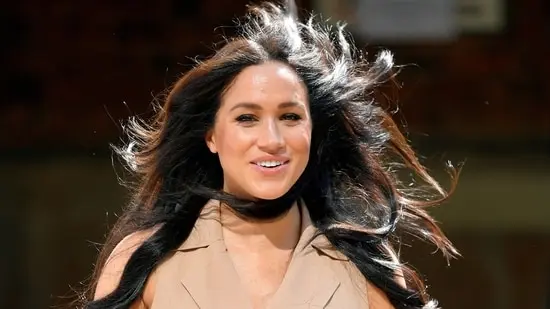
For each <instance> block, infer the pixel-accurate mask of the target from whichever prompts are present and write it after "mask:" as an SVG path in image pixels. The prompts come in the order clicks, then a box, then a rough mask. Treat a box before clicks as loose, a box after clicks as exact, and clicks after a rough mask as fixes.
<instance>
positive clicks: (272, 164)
mask: <svg viewBox="0 0 550 309" xmlns="http://www.w3.org/2000/svg"><path fill="white" fill-rule="evenodd" d="M287 162H288V161H286V162H285V161H260V162H256V163H255V164H256V165H258V166H261V167H267V168H274V167H277V166H281V165H283V164H285V163H287Z"/></svg>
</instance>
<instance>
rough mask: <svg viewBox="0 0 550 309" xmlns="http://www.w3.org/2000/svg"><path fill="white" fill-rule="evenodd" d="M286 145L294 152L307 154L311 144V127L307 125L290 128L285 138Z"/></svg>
mask: <svg viewBox="0 0 550 309" xmlns="http://www.w3.org/2000/svg"><path fill="white" fill-rule="evenodd" d="M286 143H287V145H288V146H289V147H290V148H291V149H292V150H293V152H294V153H295V154H304V155H309V150H310V146H311V129H310V127H309V126H304V127H301V128H299V129H297V130H292V132H290V134H288V136H287V138H286Z"/></svg>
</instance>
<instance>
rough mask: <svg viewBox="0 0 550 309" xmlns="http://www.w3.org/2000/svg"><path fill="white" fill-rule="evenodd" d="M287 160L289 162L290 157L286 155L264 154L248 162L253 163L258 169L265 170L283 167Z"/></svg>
mask: <svg viewBox="0 0 550 309" xmlns="http://www.w3.org/2000/svg"><path fill="white" fill-rule="evenodd" d="M288 162H290V159H289V158H288V157H283V156H265V157H260V158H257V159H255V160H253V161H252V162H250V163H252V164H254V165H255V166H256V167H257V168H258V169H260V170H263V171H267V170H271V171H276V170H280V169H281V168H283V167H285V166H286V165H287V164H288Z"/></svg>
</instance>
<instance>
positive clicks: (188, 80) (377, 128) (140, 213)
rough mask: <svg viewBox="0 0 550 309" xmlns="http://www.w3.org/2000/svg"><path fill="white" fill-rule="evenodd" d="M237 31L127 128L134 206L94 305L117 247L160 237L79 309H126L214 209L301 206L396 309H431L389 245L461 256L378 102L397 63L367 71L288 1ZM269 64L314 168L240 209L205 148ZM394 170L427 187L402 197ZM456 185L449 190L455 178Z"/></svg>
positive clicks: (125, 153) (256, 10)
mask: <svg viewBox="0 0 550 309" xmlns="http://www.w3.org/2000/svg"><path fill="white" fill-rule="evenodd" d="M238 27H239V28H238V29H239V30H240V32H239V33H238V35H236V36H235V37H234V38H232V39H229V40H227V42H226V44H225V45H224V46H223V47H222V48H221V49H219V50H218V51H217V52H216V53H215V54H214V55H213V56H211V57H210V58H209V59H207V60H205V61H203V62H200V63H197V65H195V66H194V67H193V68H192V69H191V70H190V71H188V72H187V73H186V74H184V75H183V76H182V77H181V78H180V79H179V80H178V81H177V82H176V83H175V84H174V85H173V87H171V89H170V90H169V93H168V95H167V96H166V98H165V102H164V104H163V105H162V106H159V108H158V109H157V110H156V111H157V112H156V116H155V117H154V118H153V119H151V120H150V121H140V120H137V119H133V120H132V121H130V123H129V126H128V127H127V131H128V136H129V143H128V144H127V146H123V147H121V148H115V150H116V151H117V153H118V154H120V155H121V156H122V158H123V159H124V160H125V161H126V162H127V163H128V166H129V167H130V169H131V171H133V172H134V175H135V176H136V179H137V181H136V182H135V185H134V187H133V189H134V190H133V199H132V202H131V203H130V205H129V206H128V207H127V208H126V209H125V211H124V213H123V215H122V216H121V217H120V218H119V220H118V221H117V223H116V225H115V226H114V228H113V229H112V230H111V232H110V235H109V237H108V238H107V241H106V243H105V245H104V247H103V250H102V252H101V253H100V257H99V261H98V263H97V264H96V270H95V274H94V279H93V281H92V284H91V287H90V292H91V293H90V296H91V295H92V294H93V291H94V289H95V285H96V284H97V279H98V277H99V274H100V272H101V269H102V268H103V266H104V264H105V260H106V258H107V257H108V256H109V254H110V253H111V251H112V250H113V248H114V246H115V245H116V244H117V243H118V242H120V241H121V240H122V239H123V238H124V237H125V236H127V235H129V234H131V233H133V232H136V231H139V230H145V229H148V228H151V227H154V226H159V228H158V229H157V230H156V232H155V233H154V234H153V235H152V236H151V237H150V238H149V239H147V240H146V241H145V242H144V243H143V244H142V245H141V246H140V247H139V248H138V249H137V250H136V251H135V252H134V253H133V255H132V256H131V257H130V259H129V261H128V263H127V265H126V267H125V269H124V272H123V274H122V279H121V281H120V283H119V285H118V287H117V288H116V289H115V290H114V291H113V292H112V293H111V294H109V295H107V296H106V297H104V298H102V299H99V300H95V301H88V302H86V303H85V304H84V308H87V309H100V308H102V309H103V308H128V307H129V306H130V304H131V303H132V302H134V301H135V300H136V299H137V298H138V297H140V295H141V293H142V292H143V289H144V285H145V282H146V280H147V278H148V276H149V274H150V273H151V272H152V270H153V269H154V268H155V267H156V266H158V265H159V263H160V262H161V261H162V260H163V258H165V257H167V256H168V255H169V253H170V252H172V251H173V250H174V249H176V248H177V247H178V246H179V245H181V243H183V242H185V240H186V239H187V237H188V236H189V234H190V232H191V229H192V227H193V226H194V224H195V222H196V220H197V219H198V216H199V214H200V211H201V209H202V207H203V206H204V205H205V203H206V202H207V201H208V200H209V199H211V198H215V199H220V200H222V201H224V202H226V203H228V204H229V205H230V206H231V207H233V208H234V209H236V210H237V212H238V213H240V214H241V215H243V216H246V217H250V218H255V219H258V220H261V219H263V218H272V217H275V216H277V215H279V214H280V213H281V212H282V211H284V209H285V208H288V207H289V205H291V204H292V203H293V202H294V201H296V200H297V199H298V198H301V199H303V200H304V201H305V203H306V205H307V207H308V210H309V212H310V215H311V219H312V222H313V224H314V225H315V226H316V228H317V229H318V230H319V231H320V232H321V233H323V234H324V235H325V236H326V237H327V238H328V239H329V241H330V242H331V243H332V245H333V246H334V247H335V248H336V249H338V250H339V251H341V252H342V253H343V254H345V255H346V256H347V257H349V259H350V261H351V262H353V263H354V264H355V265H356V266H357V268H358V269H359V270H360V272H361V273H362V274H363V275H364V277H365V278H367V279H368V280H369V281H370V282H372V283H373V284H374V285H376V286H377V287H378V288H380V289H381V290H382V291H384V292H385V293H386V295H387V296H388V298H389V300H390V301H391V303H392V304H393V305H394V306H395V307H396V308H425V309H427V308H436V307H437V302H435V301H433V300H430V298H429V297H428V295H427V293H426V290H425V287H424V285H423V282H422V280H420V278H419V276H418V275H417V274H416V273H415V272H414V271H413V270H412V269H410V268H408V267H407V266H406V265H402V264H400V263H399V262H398V261H397V259H396V258H395V255H396V253H395V250H394V249H393V246H392V244H393V243H394V241H395V240H396V239H397V235H401V234H400V233H401V232H405V233H408V234H412V235H416V236H417V237H419V238H421V239H423V240H428V241H430V242H432V243H434V244H435V245H436V246H437V247H438V248H439V249H440V250H441V251H442V252H443V254H444V255H445V256H447V258H449V257H452V256H454V255H456V254H458V253H457V252H456V250H455V249H454V248H453V246H452V244H451V243H450V242H449V240H448V239H447V238H446V237H445V235H444V234H443V233H442V231H441V230H440V229H439V227H438V226H437V224H436V223H435V221H434V220H433V218H432V217H430V215H429V214H428V213H427V212H426V210H425V208H426V207H428V206H432V205H436V204H439V203H441V202H443V201H445V200H446V199H447V198H448V196H449V193H447V192H445V191H444V190H443V189H442V188H441V187H440V185H439V184H438V183H437V182H436V181H435V180H434V179H433V178H432V177H431V176H430V175H429V174H428V172H427V171H426V169H425V168H424V167H423V166H422V165H421V163H420V162H419V160H418V159H417V157H416V156H415V153H414V151H413V150H412V148H411V146H410V145H409V144H408V142H407V140H406V138H405V137H404V136H403V135H402V133H401V132H400V131H399V128H398V126H397V125H396V124H395V122H394V121H393V120H392V118H391V115H390V113H388V112H387V111H386V110H385V108H384V107H383V106H382V104H380V103H379V102H377V101H376V100H375V98H376V93H377V92H376V89H377V88H378V86H379V85H380V84H383V83H385V82H387V81H388V80H389V79H391V78H392V77H393V74H394V73H393V72H394V70H393V58H392V55H391V53H389V52H388V51H382V52H380V53H379V54H378V55H377V56H376V58H375V59H374V61H372V62H370V61H368V60H367V59H366V57H365V56H364V54H363V53H361V51H359V50H357V49H356V48H355V47H354V45H353V42H352V41H351V38H350V36H349V35H348V34H347V33H346V32H345V31H344V27H343V26H341V25H339V26H337V27H330V26H328V25H325V24H323V23H322V22H319V21H318V20H317V19H316V18H315V17H314V16H311V17H310V18H308V19H307V20H306V21H305V22H300V21H299V19H298V17H297V13H296V7H295V4H294V2H293V1H287V3H286V5H284V6H279V5H275V4H272V3H264V4H261V5H256V6H251V7H249V10H248V13H247V15H246V16H245V19H244V20H243V22H241V23H239V24H238ZM267 61H280V62H282V63H285V64H287V65H289V66H290V67H292V68H293V69H294V70H295V71H296V73H297V74H298V76H299V77H300V78H301V80H302V81H303V83H304V84H305V85H306V88H307V91H308V96H309V103H310V111H311V117H312V123H313V129H312V144H311V151H310V158H309V162H308V165H307V167H306V170H305V171H304V173H303V175H302V176H301V177H300V179H299V180H298V181H297V183H296V184H295V185H294V186H293V187H292V189H291V190H290V191H289V193H287V194H286V195H285V196H283V197H282V198H280V199H277V200H275V201H257V202H251V201H243V200H240V199H238V198H236V197H234V196H231V195H229V194H227V193H223V192H221V188H222V184H223V175H222V168H221V166H220V163H219V160H218V158H217V157H216V155H214V154H212V153H210V151H209V150H208V148H207V146H206V143H205V136H206V134H207V132H208V130H209V129H211V128H212V126H213V123H214V120H215V117H216V112H217V110H218V108H219V106H220V100H221V98H220V97H221V95H222V94H223V93H224V91H225V90H226V89H227V88H228V87H230V85H231V82H232V81H233V80H234V78H235V77H236V76H237V75H238V74H239V73H240V72H241V71H242V70H243V69H244V68H246V67H248V66H252V65H258V64H261V63H265V62H267ZM396 166H399V167H404V168H406V169H408V170H410V171H412V172H413V173H414V174H415V175H417V176H419V177H420V178H421V179H422V180H423V182H422V183H423V184H424V185H423V186H418V187H417V188H416V189H415V190H411V188H410V187H405V186H403V185H402V184H401V182H400V181H399V178H398V177H397V172H396ZM451 176H452V178H453V186H452V187H454V183H456V181H455V179H456V176H457V172H456V170H454V169H452V168H451ZM451 191H452V190H451ZM281 205H283V206H284V207H283V206H281ZM397 269H401V270H403V274H404V276H405V279H406V282H407V285H406V286H403V285H402V284H400V283H399V280H398V279H397V278H396V276H395V272H396V270H397Z"/></svg>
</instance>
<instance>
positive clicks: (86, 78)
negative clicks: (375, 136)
mask: <svg viewBox="0 0 550 309" xmlns="http://www.w3.org/2000/svg"><path fill="white" fill-rule="evenodd" d="M247 3H248V0H156V1H152V0H142V1H123V0H119V1H84V2H82V1H69V0H55V1H39V0H21V1H8V2H6V3H3V5H2V9H1V10H0V35H1V40H2V45H3V46H4V47H3V48H2V49H1V53H2V61H3V62H2V66H1V72H2V73H1V74H0V78H1V82H0V97H1V98H2V99H1V105H0V128H1V130H0V175H1V176H2V177H0V195H1V199H0V207H1V211H0V237H1V238H2V241H1V244H2V246H1V248H0V307H1V308H21V309H26V308H29V309H31V308H32V309H34V308H48V307H49V306H52V305H56V304H57V305H60V304H63V303H64V302H65V301H66V300H65V299H64V297H67V296H71V295H74V294H72V292H71V289H73V288H76V289H79V288H82V286H81V283H80V282H81V281H85V280H86V278H87V277H88V276H89V275H90V274H91V271H92V265H93V263H94V261H95V258H96V255H97V250H96V246H95V245H94V243H101V242H103V240H104V235H105V233H106V231H107V229H108V227H109V226H110V225H111V224H112V223H113V221H114V220H115V219H116V214H117V213H119V210H120V208H121V207H122V206H123V205H124V204H125V203H126V201H127V198H128V193H127V192H126V191H125V189H124V188H123V187H121V186H120V185H118V183H117V172H116V170H117V169H115V166H116V164H113V156H112V153H111V151H110V149H109V143H118V142H119V140H120V138H121V126H120V121H122V120H124V119H126V118H127V117H129V116H132V115H142V116H148V115H150V114H151V113H150V112H151V107H150V102H151V101H152V100H153V99H154V98H155V97H156V96H158V95H159V94H160V93H161V92H162V91H163V90H164V89H165V88H166V87H167V86H169V85H170V84H171V83H172V82H173V81H175V79H176V78H177V77H178V76H179V75H180V74H181V73H182V72H185V71H186V70H188V69H189V68H190V65H191V63H192V61H191V60H190V59H192V58H193V57H195V56H197V55H202V56H207V55H209V54H211V52H212V50H213V44H212V43H215V42H221V41H222V35H224V34H225V35H230V34H231V33H233V31H234V29H232V27H230V26H232V25H233V22H232V21H233V20H234V19H235V18H237V17H240V16H242V14H243V13H244V11H245V5H246V4H247ZM298 4H299V6H300V7H301V8H302V9H304V11H307V10H312V9H313V10H315V11H316V12H319V13H322V14H323V16H324V17H327V18H328V17H331V18H332V20H337V19H344V20H347V21H348V23H349V30H350V31H351V32H352V33H353V34H354V36H355V37H354V38H355V42H356V44H357V46H358V47H359V48H361V49H364V50H367V51H369V55H371V56H372V55H373V54H375V53H376V52H377V51H379V50H381V49H382V48H388V49H390V50H391V51H392V52H393V53H394V54H395V58H396V63H397V64H398V65H402V66H403V69H402V71H401V73H400V75H399V76H398V79H399V80H400V82H401V83H402V84H403V87H402V89H401V90H400V92H399V96H398V101H397V103H398V104H399V107H400V111H399V113H398V114H397V115H396V117H397V120H398V121H399V122H400V123H402V124H403V126H404V129H406V130H407V132H408V137H409V138H410V140H411V141H412V143H413V145H414V146H415V148H416V149H417V150H418V151H419V153H420V154H422V158H423V162H424V163H425V164H427V165H428V166H429V167H430V170H431V171H432V172H433V173H434V174H436V175H437V176H438V177H439V179H441V180H442V183H443V184H444V185H445V184H448V181H447V180H448V177H447V176H446V175H445V174H444V172H443V171H444V162H445V161H446V160H451V161H453V162H455V163H459V162H462V161H465V165H464V167H463V169H462V175H461V180H460V182H459V185H458V188H457V190H456V193H455V195H454V197H453V198H452V200H451V201H450V202H449V203H447V204H445V205H443V206H441V207H439V208H437V209H434V210H433V214H434V215H435V216H436V218H437V219H438V220H439V221H440V222H441V223H442V227H443V229H444V231H446V232H447V233H448V235H449V237H450V238H451V239H452V240H453V241H454V243H455V245H456V246H457V247H458V249H459V250H460V252H461V253H462V255H463V257H462V258H460V259H458V260H454V261H451V263H450V265H449V266H447V264H446V263H445V260H444V259H443V258H442V257H441V255H440V254H439V253H434V254H432V253H433V248H431V247H429V246H424V245H422V244H421V243H420V242H418V241H416V242H411V244H412V246H411V247H407V248H404V259H405V261H408V262H410V263H411V264H413V265H414V266H415V267H416V268H417V269H418V270H419V271H420V272H421V273H422V274H423V275H425V278H426V280H427V284H428V286H429V291H430V292H431V294H432V295H433V296H434V297H435V298H437V299H439V301H440V303H441V305H442V306H443V308H446V309H458V308H461V309H462V308H485V309H512V308H533V309H535V308H550V250H549V249H550V79H549V78H548V76H549V75H550V60H549V56H548V55H549V54H550V22H549V20H550V2H549V1H545V0H522V1H519V0H515V1H514V0H477V1H476V0H416V1H414V0H407V1H404V0H357V1H352V0H349V1H340V0H302V1H298ZM220 26H225V27H220ZM114 161H115V162H116V160H114Z"/></svg>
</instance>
